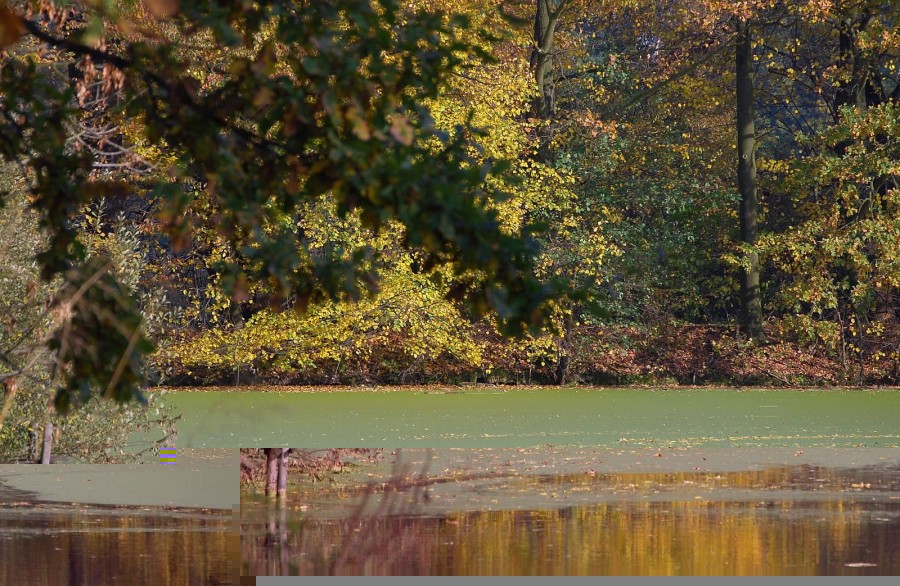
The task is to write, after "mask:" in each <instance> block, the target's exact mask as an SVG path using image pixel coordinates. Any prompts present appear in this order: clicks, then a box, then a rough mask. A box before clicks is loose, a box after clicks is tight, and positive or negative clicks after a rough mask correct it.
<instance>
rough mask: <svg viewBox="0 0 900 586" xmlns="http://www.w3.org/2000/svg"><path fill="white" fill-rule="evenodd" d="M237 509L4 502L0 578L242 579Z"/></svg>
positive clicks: (76, 581)
mask: <svg viewBox="0 0 900 586" xmlns="http://www.w3.org/2000/svg"><path fill="white" fill-rule="evenodd" d="M237 549H238V537H237V534H236V532H235V531H234V530H233V519H232V515H231V513H230V511H229V512H228V513H227V514H226V513H224V512H221V513H220V512H208V511H174V510H171V511H161V510H158V509H157V510H150V509H146V510H139V509H134V508H119V507H95V506H77V507H76V506H62V505H43V504H37V505H36V504H33V503H25V502H21V503H13V502H7V503H2V504H0V583H2V584H22V585H31V584H34V585H45V584H72V585H82V584H83V585H90V586H94V585H97V584H128V585H139V584H185V585H194V584H196V585H204V586H206V585H213V586H215V585H221V584H234V583H236V580H235V578H234V577H236V576H237V568H236V564H235V563H234V562H233V561H232V560H235V559H237V553H238V552H237Z"/></svg>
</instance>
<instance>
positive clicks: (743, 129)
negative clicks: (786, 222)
mask: <svg viewBox="0 0 900 586" xmlns="http://www.w3.org/2000/svg"><path fill="white" fill-rule="evenodd" d="M735 56H736V60H735V72H736V78H737V84H736V90H735V93H736V97H737V147H738V149H737V150H738V165H737V176H738V190H739V191H740V194H741V208H740V216H741V242H742V243H743V244H744V245H745V246H747V248H749V249H750V252H749V255H750V258H749V259H748V260H749V263H748V264H746V265H745V266H743V267H742V268H741V327H742V329H743V331H744V333H745V334H746V335H747V336H748V337H749V338H751V339H753V340H757V341H762V340H763V329H762V298H761V296H760V289H759V255H758V254H757V252H756V250H755V247H756V235H757V215H758V201H757V189H756V153H755V150H756V126H755V123H754V111H753V46H752V43H751V34H750V22H749V21H748V20H739V21H738V22H737V41H736V50H735Z"/></svg>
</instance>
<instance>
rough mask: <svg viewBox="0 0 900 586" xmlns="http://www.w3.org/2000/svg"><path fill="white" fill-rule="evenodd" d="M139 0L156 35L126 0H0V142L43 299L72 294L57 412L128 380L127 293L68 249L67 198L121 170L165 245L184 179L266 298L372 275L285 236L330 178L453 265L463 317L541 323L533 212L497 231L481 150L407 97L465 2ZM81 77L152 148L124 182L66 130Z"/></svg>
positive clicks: (80, 199)
mask: <svg viewBox="0 0 900 586" xmlns="http://www.w3.org/2000/svg"><path fill="white" fill-rule="evenodd" d="M146 9H147V10H149V12H150V13H151V15H152V18H155V19H156V20H157V22H158V25H154V26H156V28H157V31H159V30H162V31H163V32H156V31H154V30H153V27H150V28H144V27H140V26H134V24H135V23H136V22H139V21H140V19H142V18H149V17H150V15H147V13H146V12H145V11H144V8H143V5H136V6H134V7H129V6H128V5H126V4H123V5H121V6H119V5H115V4H113V5H109V4H103V5H97V6H95V7H93V8H91V9H89V10H87V9H86V10H85V11H84V12H83V13H82V12H77V11H76V9H75V8H71V7H68V8H60V7H57V6H55V5H54V4H52V3H50V2H42V3H41V4H40V10H39V11H38V12H37V13H34V14H31V13H29V12H26V11H24V10H22V9H20V8H18V5H7V4H5V3H4V4H3V5H2V11H0V21H2V30H3V31H4V34H3V36H2V46H0V48H3V49H6V50H7V54H6V56H5V57H4V58H3V61H4V62H3V68H2V72H0V95H2V96H3V99H2V100H0V120H2V121H3V124H2V125H0V155H2V156H3V158H4V159H5V160H8V161H12V162H16V163H19V164H23V165H24V166H25V167H26V168H27V173H28V174H29V179H30V186H29V187H30V190H31V194H32V198H33V202H34V204H33V205H34V207H35V209H36V210H37V211H38V212H39V213H40V216H41V223H42V225H43V227H44V229H45V230H46V231H47V233H48V236H49V244H48V246H47V248H46V249H45V250H44V251H43V252H42V253H41V255H40V256H39V261H40V263H41V266H42V271H43V275H44V277H45V278H48V279H49V278H52V277H54V276H57V275H65V276H66V279H67V280H68V282H69V283H71V287H68V288H67V289H66V290H65V291H64V293H63V294H62V295H61V296H60V297H58V298H57V300H56V303H57V304H58V305H59V306H60V307H65V308H70V307H71V308H75V309H78V308H82V306H81V305H79V303H82V302H83V303H84V304H88V303H89V304H90V305H89V306H88V305H83V308H82V309H78V310H77V311H75V312H74V315H73V317H72V319H71V320H70V321H68V322H66V325H65V327H61V328H60V329H59V330H58V331H57V333H56V335H55V336H54V337H53V342H52V349H53V351H54V352H55V355H56V358H57V363H58V365H59V367H58V369H57V372H58V378H59V390H58V392H57V395H56V406H57V408H58V409H59V411H61V412H66V411H67V410H68V409H69V408H70V407H71V406H72V405H77V404H79V403H82V402H84V401H86V400H87V398H88V397H90V396H91V394H92V393H94V392H96V390H97V389H100V390H102V392H104V393H105V394H106V395H108V396H111V397H113V398H115V399H117V400H121V401H126V400H129V399H132V398H140V397H141V396H142V395H141V393H140V390H139V387H140V385H141V383H142V381H143V375H142V373H141V368H140V363H141V360H140V359H141V357H142V356H144V355H146V353H147V352H149V350H150V345H149V343H148V341H147V340H146V337H145V336H144V334H143V332H142V330H141V326H140V317H139V314H138V313H137V308H136V306H135V303H134V297H133V295H132V294H131V293H130V292H129V291H128V290H127V289H125V288H123V287H122V286H121V283H119V282H118V280H117V279H116V278H115V276H114V275H112V274H110V272H109V271H108V269H106V268H104V267H105V265H103V264H102V263H100V262H97V261H94V262H88V261H86V259H85V250H84V245H83V243H82V242H81V239H80V238H79V234H78V231H77V230H76V229H75V227H74V223H73V222H74V220H75V218H76V217H77V216H78V215H79V214H80V213H81V212H82V210H83V209H84V206H86V205H89V204H91V203H92V202H94V201H96V200H97V199H98V198H100V197H108V198H113V199H115V198H122V197H127V196H128V195H129V194H130V193H132V192H133V190H134V189H135V187H139V188H140V189H141V190H143V191H144V192H145V193H146V194H148V197H149V198H150V199H151V200H152V201H153V205H154V207H155V208H156V210H157V215H158V217H159V218H160V221H161V223H162V226H163V227H164V230H165V233H166V235H167V237H168V238H170V239H171V243H172V246H173V247H174V248H175V249H178V248H183V247H184V246H186V245H187V244H188V243H189V242H190V240H191V238H192V236H193V234H194V232H195V226H193V225H191V223H190V221H189V220H190V218H191V215H190V214H188V213H186V212H187V211H188V210H190V208H191V206H192V205H193V202H194V201H195V200H196V199H197V198H198V196H199V195H200V194H203V196H204V197H209V198H210V199H211V200H212V201H213V202H215V204H216V205H215V208H214V209H215V213H216V214H217V217H216V220H217V221H216V222H215V228H216V230H217V231H218V233H219V234H221V235H222V237H223V238H224V240H225V241H226V242H227V243H228V244H229V246H230V247H231V248H232V249H233V250H235V251H238V252H239V253H240V255H241V262H237V261H234V260H228V259H226V260H224V261H223V262H221V263H219V265H218V266H217V267H216V273H217V275H218V278H219V280H220V282H221V283H222V285H223V287H224V288H225V290H226V291H227V293H228V294H229V295H231V296H232V297H233V298H234V299H235V300H236V301H242V300H245V299H247V297H248V291H249V290H250V289H251V288H252V287H254V286H255V285H256V284H258V283H266V284H267V286H268V287H269V289H270V300H271V302H272V304H273V305H275V306H280V305H283V304H287V305H291V306H294V307H296V308H299V309H303V308H304V307H306V306H307V305H308V304H309V303H310V302H315V301H318V300H321V299H326V298H332V299H343V298H346V299H357V298H359V297H361V296H362V295H363V294H364V293H365V291H366V290H368V291H375V290H376V289H377V287H378V276H377V272H376V271H374V270H371V268H370V266H369V267H367V266H366V265H365V263H363V262H362V261H363V260H364V259H365V258H366V255H367V249H366V247H365V246H361V247H359V248H357V249H356V250H354V251H353V252H352V254H351V256H350V257H349V258H340V257H337V256H333V255H329V254H327V253H326V254H325V255H320V254H312V253H311V252H310V250H309V249H308V248H307V246H306V245H305V244H304V242H303V241H302V239H298V238H297V232H296V224H295V223H294V222H292V221H291V219H292V218H294V217H295V214H296V213H297V211H298V208H300V207H301V206H302V205H303V204H304V203H306V202H308V201H310V200H312V199H315V198H317V197H319V196H321V195H323V194H329V195H330V196H331V197H333V198H334V199H335V201H336V203H337V207H338V211H339V214H340V215H342V216H345V215H347V214H348V213H351V212H358V213H359V214H360V217H361V220H362V222H363V224H364V225H365V226H367V227H369V228H371V229H373V230H375V231H376V232H378V231H379V230H382V229H384V228H385V226H387V225H388V223H389V222H390V221H392V220H396V221H399V222H400V223H401V224H402V225H403V226H404V227H405V230H404V231H403V232H402V238H403V242H402V244H404V245H405V246H408V247H412V248H417V249H419V250H420V251H421V254H422V262H423V263H425V264H426V265H429V264H435V263H449V265H450V266H451V267H453V269H454V270H455V271H456V272H457V277H458V279H457V280H458V282H457V284H456V286H455V287H454V288H452V289H451V290H450V292H449V294H450V295H451V296H454V297H457V298H461V299H462V300H463V301H465V303H466V304H467V305H468V306H469V307H471V308H472V309H473V310H474V311H475V312H476V314H484V313H485V312H487V311H488V309H493V310H494V311H495V315H496V316H497V321H498V324H499V325H500V327H501V328H502V329H503V330H504V331H505V332H508V333H521V332H523V331H524V330H526V329H528V328H533V327H536V326H538V325H539V324H541V323H542V320H543V318H544V314H545V309H544V302H545V300H546V299H547V298H548V296H549V294H550V288H549V287H548V286H547V285H546V284H543V283H541V282H539V281H538V280H537V279H536V278H535V277H534V275H533V268H534V267H533V257H534V255H535V253H536V251H537V249H536V245H535V242H534V240H533V238H531V237H530V233H531V229H530V228H529V227H527V226H526V227H525V228H524V229H523V230H522V231H521V232H520V233H517V234H509V233H506V232H504V231H503V230H501V223H500V221H499V220H498V214H497V212H496V210H494V209H492V208H491V207H490V205H489V203H490V202H491V201H494V200H496V199H498V198H501V197H502V194H499V193H495V192H494V190H492V189H491V187H490V186H489V185H488V184H486V183H485V182H484V178H485V176H486V174H487V173H488V172H489V165H488V162H487V161H476V160H475V159H473V157H472V154H471V153H472V152H477V148H478V147H477V144H476V143H475V142H474V140H473V137H474V136H477V132H476V131H474V130H472V131H470V132H457V133H455V134H454V135H453V136H448V135H447V134H446V133H444V132H441V131H439V130H437V129H436V128H435V127H434V124H433V122H432V118H431V116H430V114H429V112H428V110H427V108H425V107H424V106H423V103H425V102H426V101H427V100H429V99H433V98H435V97H437V96H438V95H439V93H440V90H441V88H442V87H443V84H444V83H445V81H446V80H447V78H448V76H449V75H450V74H451V73H452V72H453V71H455V70H456V68H457V67H458V66H459V64H460V57H459V55H460V54H464V53H465V52H466V51H467V50H468V49H469V47H470V45H469V44H467V43H466V42H465V41H464V40H463V37H464V35H462V34H460V31H464V30H465V28H466V21H465V19H462V18H456V17H454V18H450V19H447V18H445V17H444V16H443V15H441V14H437V13H429V12H425V11H421V12H415V13H408V12H405V11H404V10H402V9H401V6H400V4H399V3H398V2H397V1H396V0H379V1H377V2H374V3H373V2H369V0H339V1H336V2H304V1H301V2H294V3H282V2H259V3H256V4H254V6H253V7H251V8H248V7H247V6H246V4H245V3H244V2H240V1H237V0H234V1H226V2H216V3H208V2H203V1H185V2H181V3H162V2H153V1H151V2H147V3H146ZM76 15H77V16H78V18H74V17H75V16H76ZM126 31H127V32H126ZM167 34H169V35H170V36H166V35H167ZM171 35H174V37H173V36H171ZM191 36H194V37H196V38H199V39H202V44H203V45H204V46H205V49H204V50H203V51H200V52H199V53H198V52H192V51H191V50H185V49H183V47H182V45H181V44H180V43H179V42H178V39H184V38H188V37H191ZM48 52H49V53H50V54H52V55H55V56H57V59H59V60H60V61H61V62H63V63H65V62H66V61H67V60H68V59H73V60H72V61H70V63H72V64H73V65H74V66H75V68H76V69H78V70H80V71H81V72H83V75H82V79H81V81H79V82H77V83H75V84H70V83H68V80H67V79H60V78H59V77H58V76H48V75H46V74H45V71H44V70H45V67H44V66H43V65H42V64H41V63H40V60H41V56H42V55H45V54H47V53H48ZM68 56H71V57H68ZM210 57H213V59H212V60H211V59H210ZM210 61H212V62H214V63H215V64H216V66H215V67H213V68H212V72H210V71H209V68H208V67H207V65H208V63H210ZM66 71H68V70H66ZM200 71H202V72H204V73H203V74H200V73H199V72H200ZM90 84H96V85H99V86H100V87H101V89H102V91H103V96H104V97H105V98H106V101H105V104H106V105H107V106H108V108H109V111H110V112H111V113H113V114H116V115H119V116H124V117H127V118H128V120H129V121H130V122H131V125H132V127H131V128H130V129H129V132H128V133H125V134H124V136H126V137H128V136H131V140H132V141H133V142H132V144H130V145H125V146H128V147H130V148H131V149H132V150H134V149H136V148H142V149H151V148H155V149H160V150H164V151H165V152H166V153H168V159H167V161H166V164H165V166H164V167H163V168H160V169H157V170H156V171H157V172H155V173H147V174H145V175H144V176H142V177H141V183H140V185H139V186H136V185H135V184H134V183H129V182H126V181H123V177H122V176H121V175H116V174H114V173H111V172H109V171H108V170H107V168H106V167H105V165H104V164H103V163H98V162H97V161H96V159H95V157H93V156H92V155H91V153H90V152H85V149H79V148H73V147H72V146H71V144H70V139H71V135H72V128H73V125H74V122H75V121H77V120H78V119H79V117H80V116H81V110H80V109H79V107H78V103H77V100H76V98H77V97H78V95H79V94H80V95H84V92H85V91H86V88H88V89H89V88H90V87H95V86H94V85H90ZM37 129H41V131H40V132H37V131H36V130H37ZM476 269H477V270H476Z"/></svg>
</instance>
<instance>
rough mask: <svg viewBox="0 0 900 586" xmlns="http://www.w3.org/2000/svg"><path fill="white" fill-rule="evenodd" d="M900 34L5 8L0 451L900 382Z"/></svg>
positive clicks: (822, 26)
mask: <svg viewBox="0 0 900 586" xmlns="http://www.w3.org/2000/svg"><path fill="white" fill-rule="evenodd" d="M898 31H900V5H898V4H897V3H896V2H892V1H879V0H805V1H802V2H779V1H774V0H747V1H742V2H724V1H720V0H665V1H644V0H594V1H588V0H533V1H532V0H529V1H525V0H521V1H512V2H494V1H488V0H471V1H469V0H464V1H455V2H445V1H443V0H434V1H427V0H410V1H406V2H397V1H394V0H379V1H376V0H372V1H369V0H338V1H335V2H306V1H302V0H298V1H295V2H256V3H248V2H243V1H225V2H202V1H196V2H195V1H181V2H179V1H178V0H145V1H144V2H136V1H132V2H127V1H122V2H113V3H109V2H107V3H99V2H74V3H66V4H64V5H63V4H59V5H57V4H55V3H53V2H49V1H47V0H41V1H39V2H16V1H9V0H3V1H2V2H0V62H2V73H0V155H2V156H0V191H2V195H0V202H2V203H3V206H2V208H0V316H2V319H3V320H4V322H5V325H4V327H3V328H2V329H0V358H2V363H0V381H2V382H4V384H5V388H6V393H5V401H4V407H3V415H2V416H0V424H2V422H3V420H4V419H5V418H7V417H9V418H10V420H11V421H12V420H17V421H33V420H36V419H35V418H37V419H40V418H41V417H43V416H44V415H43V413H44V412H45V411H46V406H47V404H48V401H50V402H53V403H55V407H56V409H58V410H59V411H60V412H66V411H68V409H69V407H70V406H73V405H78V404H81V403H85V402H87V401H88V399H89V398H90V397H91V396H93V394H98V395H99V394H106V395H107V396H112V397H114V398H118V399H121V400H127V399H129V398H131V397H133V396H138V397H140V396H141V393H140V390H139V389H140V387H141V386H142V385H143V384H144V381H146V380H149V381H151V382H152V383H159V384H166V385H183V384H208V383H214V384H237V385H242V384H252V383H304V384H305V383H312V384H373V383H378V384H395V383H416V384H421V383H432V382H440V383H447V382H449V383H458V382H495V383H522V384H529V383H556V384H568V383H577V382H585V383H601V384H609V383H647V384H658V383H666V384H669V383H680V384H700V383H717V384H718V383H729V384H731V383H740V384H745V383H756V384H848V383H852V384H897V383H898V382H900V325H898V305H900V293H898V288H900V187H898V177H900V83H898V78H900V67H898V65H900V32H898ZM509 334H513V335H514V336H513V337H509ZM515 334H520V335H519V336H515ZM16 395H18V398H17V399H15V400H14V397H16ZM129 413H130V412H129ZM88 416H89V415H84V417H88ZM109 417H111V416H103V417H100V419H104V420H105V421H111V419H109ZM129 417H132V418H133V417H144V418H146V417H147V416H146V414H143V415H133V414H131V415H129ZM129 421H130V420H129ZM0 433H3V431H2V430H0ZM23 437H24V436H23ZM22 441H25V440H22Z"/></svg>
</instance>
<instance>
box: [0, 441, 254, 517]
mask: <svg viewBox="0 0 900 586" xmlns="http://www.w3.org/2000/svg"><path fill="white" fill-rule="evenodd" d="M0 501H6V502H10V501H27V502H33V501H43V502H63V503H90V504H100V505H129V506H151V507H189V508H205V509H230V508H232V507H233V506H235V505H237V504H238V503H239V502H240V495H239V491H238V456H237V451H236V450H229V449H204V450H197V449H179V450H178V457H177V464H175V465H162V464H159V463H145V464H106V465H104V464H55V465H50V466H41V465H37V464H15V465H0Z"/></svg>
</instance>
